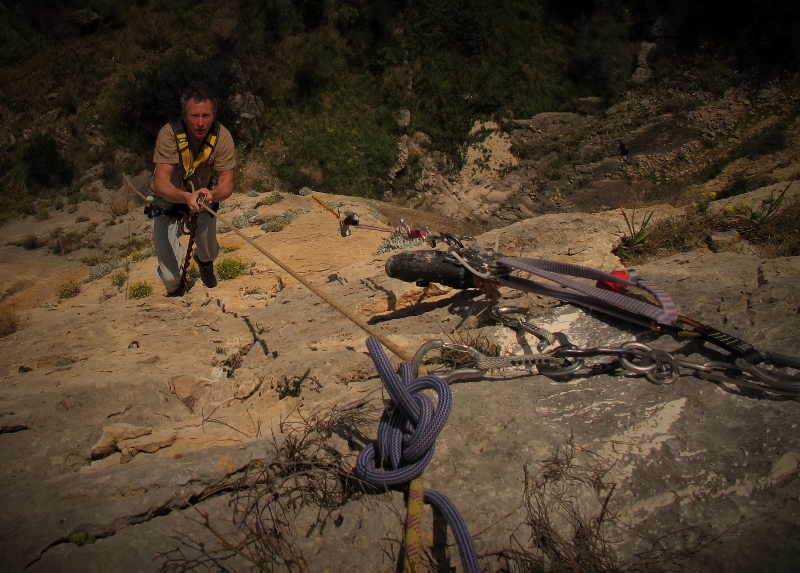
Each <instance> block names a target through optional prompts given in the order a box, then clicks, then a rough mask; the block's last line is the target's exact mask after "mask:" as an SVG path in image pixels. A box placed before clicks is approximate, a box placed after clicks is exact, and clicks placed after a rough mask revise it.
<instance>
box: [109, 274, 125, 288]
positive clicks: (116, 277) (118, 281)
mask: <svg viewBox="0 0 800 573" xmlns="http://www.w3.org/2000/svg"><path fill="white" fill-rule="evenodd" d="M127 280H128V273H127V272H126V271H124V270H119V271H116V272H115V273H114V274H112V275H111V286H115V287H117V288H122V287H123V286H125V281H127Z"/></svg>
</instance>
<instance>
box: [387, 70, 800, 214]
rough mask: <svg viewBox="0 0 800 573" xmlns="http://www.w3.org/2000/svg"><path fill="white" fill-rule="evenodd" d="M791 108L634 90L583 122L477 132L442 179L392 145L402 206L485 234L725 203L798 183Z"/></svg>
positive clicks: (744, 95)
mask: <svg viewBox="0 0 800 573" xmlns="http://www.w3.org/2000/svg"><path fill="white" fill-rule="evenodd" d="M799 102H800V92H798V90H797V89H796V88H792V87H790V86H788V85H783V86H781V85H775V86H774V87H773V88H772V89H761V90H758V91H757V92H755V93H753V92H752V91H751V90H747V89H746V88H738V89H733V88H732V89H729V90H728V91H726V92H725V94H724V95H722V96H715V95H713V94H712V93H710V92H707V91H703V90H700V89H690V90H686V89H681V88H680V87H675V88H672V87H667V86H662V87H647V86H645V87H642V88H640V89H637V90H632V91H630V92H629V93H628V95H627V97H626V98H625V99H623V100H622V101H621V102H620V103H618V104H616V105H614V106H612V107H609V108H607V109H602V107H601V104H599V103H598V102H594V101H590V102H586V105H587V109H589V110H592V111H591V112H589V113H583V114H578V113H561V112H548V113H542V114H539V115H537V116H535V117H532V118H514V119H511V118H509V119H507V120H506V121H505V122H504V123H503V124H502V125H499V124H496V123H493V124H488V125H481V124H476V130H475V131H476V132H478V131H480V133H481V134H482V135H483V136H484V137H485V139H483V141H481V142H479V143H475V144H473V145H472V146H471V147H470V148H469V150H468V165H467V167H466V168H465V169H464V170H462V171H460V172H459V173H456V174H451V175H450V176H445V174H444V173H443V172H442V170H441V168H440V166H438V165H437V162H436V157H435V156H434V157H429V156H426V155H425V152H424V147H423V146H421V145H420V144H421V143H424V140H425V136H424V135H423V134H418V136H416V137H410V138H406V139H404V140H403V142H402V145H403V146H404V149H407V151H406V152H404V153H403V154H401V157H404V158H407V157H412V158H415V159H416V160H418V161H420V162H421V163H422V165H423V167H424V171H423V173H424V174H423V176H422V177H421V179H420V182H419V184H418V185H417V191H418V194H417V195H416V196H413V197H412V198H410V199H409V200H408V201H407V203H406V204H407V205H408V206H413V207H416V208H421V209H425V210H434V211H436V212H439V213H441V214H444V215H449V216H455V217H461V218H469V219H473V220H475V221H477V222H480V223H483V224H486V225H488V226H490V227H493V228H496V227H503V226H505V225H508V224H510V223H515V222H518V221H522V220H525V219H528V218H530V217H533V216H536V215H540V214H544V213H552V212H565V211H589V212H593V211H603V210H609V209H618V208H619V207H626V208H632V207H635V206H639V207H642V206H645V205H649V204H653V203H659V202H667V203H671V204H673V205H676V206H684V205H688V204H691V203H692V202H696V201H698V200H699V199H700V197H701V196H702V195H703V194H704V193H705V194H708V193H712V192H713V193H715V194H716V196H718V197H721V198H722V197H726V198H730V197H734V196H736V195H738V194H741V193H743V192H745V191H748V190H753V189H756V188H759V187H763V186H765V185H769V184H772V183H776V182H778V181H783V180H787V179H789V180H791V179H796V178H798V176H799V175H800V163H798V159H797V158H798V148H799V147H800V122H798V116H797V109H798V103H799ZM592 108H594V109H592ZM406 161H408V159H406Z"/></svg>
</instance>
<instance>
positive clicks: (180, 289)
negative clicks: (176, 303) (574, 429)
mask: <svg viewBox="0 0 800 573" xmlns="http://www.w3.org/2000/svg"><path fill="white" fill-rule="evenodd" d="M184 294H186V283H185V282H181V284H180V286H179V287H178V288H176V289H175V290H174V291H172V292H168V293H167V298H171V297H173V296H183V295H184Z"/></svg>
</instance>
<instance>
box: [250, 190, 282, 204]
mask: <svg viewBox="0 0 800 573" xmlns="http://www.w3.org/2000/svg"><path fill="white" fill-rule="evenodd" d="M281 201H283V194H281V193H280V192H278V191H273V192H272V193H269V194H268V195H267V196H266V197H262V198H261V199H260V200H259V201H258V203H256V207H268V206H270V205H274V204H275V203H280V202H281Z"/></svg>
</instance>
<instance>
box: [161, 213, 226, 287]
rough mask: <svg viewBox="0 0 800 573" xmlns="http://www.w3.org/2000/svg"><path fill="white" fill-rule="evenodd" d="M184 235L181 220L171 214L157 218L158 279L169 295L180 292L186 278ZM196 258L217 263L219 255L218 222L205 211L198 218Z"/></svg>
mask: <svg viewBox="0 0 800 573" xmlns="http://www.w3.org/2000/svg"><path fill="white" fill-rule="evenodd" d="M180 233H181V222H180V219H176V218H175V217H171V216H169V215H157V216H155V217H153V246H154V247H155V251H156V257H157V258H158V278H159V279H161V282H163V283H164V287H166V289H167V292H168V293H169V292H173V291H174V290H175V289H177V288H178V287H179V286H180V284H181V279H182V278H183V257H184V250H183V247H182V246H181V243H180V236H181V235H180ZM193 255H194V256H195V257H196V258H197V259H198V260H200V261H202V262H204V263H207V262H211V261H214V260H215V259H216V258H217V255H219V243H217V220H216V219H215V218H214V217H212V216H211V215H209V214H208V213H207V212H205V211H204V212H202V213H199V214H198V215H197V231H196V232H195V235H194V251H193Z"/></svg>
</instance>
